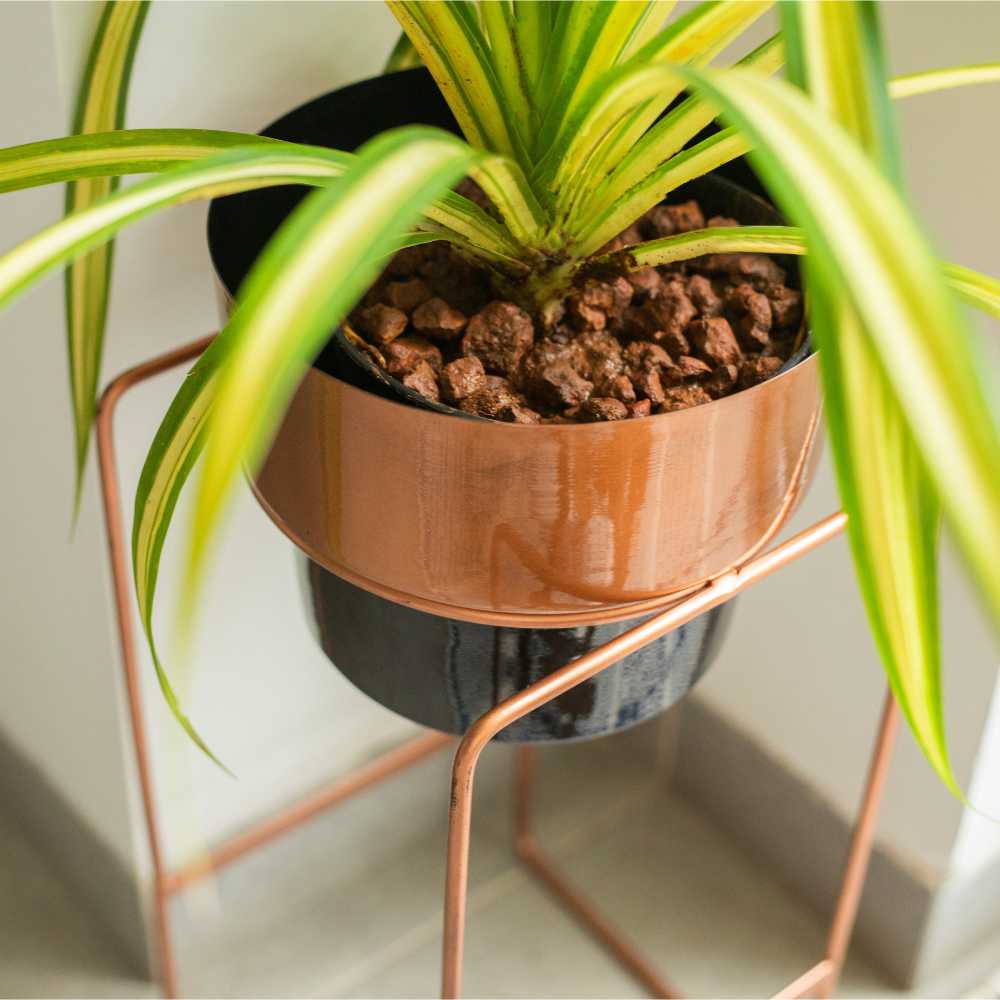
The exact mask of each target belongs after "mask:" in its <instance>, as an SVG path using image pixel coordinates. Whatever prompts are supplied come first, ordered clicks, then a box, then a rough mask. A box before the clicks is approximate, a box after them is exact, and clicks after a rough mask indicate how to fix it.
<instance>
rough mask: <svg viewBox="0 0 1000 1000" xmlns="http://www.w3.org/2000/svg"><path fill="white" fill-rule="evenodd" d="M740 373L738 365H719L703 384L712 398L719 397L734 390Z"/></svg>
mask: <svg viewBox="0 0 1000 1000" xmlns="http://www.w3.org/2000/svg"><path fill="white" fill-rule="evenodd" d="M738 375H739V369H738V368H737V367H736V365H719V367H718V368H716V369H715V371H714V372H712V374H711V375H709V376H708V378H707V379H705V380H704V381H703V382H702V383H701V384H702V386H703V387H704V389H705V392H707V393H708V394H709V395H710V396H711V397H712V399H718V398H719V397H721V396H725V395H726V394H727V393H728V392H730V390H732V388H733V386H735V385H736V378H737V376H738Z"/></svg>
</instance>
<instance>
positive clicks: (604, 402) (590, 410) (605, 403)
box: [578, 396, 628, 424]
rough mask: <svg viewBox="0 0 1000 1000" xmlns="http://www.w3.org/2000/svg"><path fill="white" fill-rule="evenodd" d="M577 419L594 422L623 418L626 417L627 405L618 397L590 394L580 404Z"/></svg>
mask: <svg viewBox="0 0 1000 1000" xmlns="http://www.w3.org/2000/svg"><path fill="white" fill-rule="evenodd" d="M578 416H579V420H580V422H581V423H585V424H595V423H598V422H600V421H604V420H625V419H626V418H627V417H628V407H626V406H625V404H624V403H623V402H622V401H621V400H620V399H611V398H610V397H608V396H592V397H591V398H590V399H588V400H587V402H586V403H583V404H581V406H580V411H579V415H578Z"/></svg>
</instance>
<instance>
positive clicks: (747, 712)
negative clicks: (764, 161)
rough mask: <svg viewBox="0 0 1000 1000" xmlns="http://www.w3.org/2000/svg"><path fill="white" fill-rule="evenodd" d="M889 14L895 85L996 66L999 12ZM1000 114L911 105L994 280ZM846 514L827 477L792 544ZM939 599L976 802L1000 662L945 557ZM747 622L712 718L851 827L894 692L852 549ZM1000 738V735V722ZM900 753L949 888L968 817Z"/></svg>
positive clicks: (921, 842) (933, 227)
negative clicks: (997, 121)
mask: <svg viewBox="0 0 1000 1000" xmlns="http://www.w3.org/2000/svg"><path fill="white" fill-rule="evenodd" d="M882 10H883V19H884V24H885V29H886V36H887V40H888V45H889V53H890V57H891V65H892V68H893V71H894V72H896V73H905V72H912V71H915V70H918V69H925V68H931V67H933V66H947V65H953V64H959V63H977V62H988V61H990V60H994V59H996V57H997V51H996V39H997V37H1000V4H998V3H978V4H967V3H954V2H952V3H888V4H884V5H883V7H882ZM998 100H1000V88H997V87H996V86H992V87H981V88H975V89H969V90H964V91H952V92H950V93H944V94H941V95H932V96H928V97H921V98H914V99H912V100H910V101H908V102H903V103H902V104H901V105H900V118H901V123H900V124H901V131H902V141H903V147H904V156H905V160H906V165H907V168H906V173H907V179H908V182H909V185H910V192H911V195H912V199H913V201H914V203H915V204H916V206H917V207H918V209H919V211H920V213H921V215H922V218H923V219H924V220H925V221H926V224H927V226H928V228H929V229H930V231H931V233H932V234H933V236H934V238H935V240H936V242H937V245H938V247H939V249H940V252H941V254H942V256H944V257H947V258H949V259H951V260H955V261H959V262H961V263H963V264H966V265H968V266H971V267H975V268H978V269H980V270H983V271H986V272H988V273H992V274H998V273H1000V250H998V249H997V243H996V239H995V228H996V227H995V224H994V223H995V220H996V219H997V218H998V212H1000V201H998V196H997V191H996V186H995V182H994V178H995V164H996V162H997V158H998V156H1000V139H998V137H997V135H996V132H995V130H993V129H990V128H987V127H984V124H985V123H986V122H989V121H992V120H993V119H994V118H995V116H996V112H995V109H996V106H997V101H998ZM988 220H989V221H988ZM984 223H986V224H985V225H984ZM980 326H981V328H982V329H983V331H984V333H985V332H987V331H988V333H987V335H989V336H993V337H995V336H996V334H997V332H998V325H997V324H996V323H986V322H985V321H983V322H981V323H980ZM836 507H837V498H836V488H835V485H834V482H833V477H832V473H831V470H830V467H829V463H828V462H825V463H824V465H823V468H822V469H821V471H820V474H819V476H818V478H817V481H816V483H815V484H814V485H813V488H812V491H811V493H810V495H809V497H808V498H807V500H806V502H805V504H804V507H803V509H802V510H801V511H800V512H799V513H798V514H797V515H796V517H795V518H794V521H793V524H792V525H791V527H790V530H792V531H794V530H800V529H802V528H804V527H806V526H807V525H808V524H810V523H812V521H813V520H815V519H817V518H819V517H821V516H823V515H825V514H826V513H829V512H830V511H832V510H834V509H836ZM941 592H942V602H943V606H944V616H943V617H944V622H943V627H944V632H945V643H944V658H945V697H946V701H947V724H948V736H949V741H950V745H951V748H952V752H953V755H954V761H955V766H956V770H957V772H958V774H959V776H960V778H961V779H962V781H963V784H964V785H965V786H966V787H968V782H969V780H970V778H971V775H972V770H973V762H974V759H975V757H976V754H977V750H978V747H979V743H980V736H981V733H982V729H983V723H984V719H985V716H986V712H987V709H988V707H989V703H990V699H991V696H992V691H993V687H994V684H995V681H996V667H997V662H998V656H997V646H996V643H995V640H994V639H993V638H992V636H991V633H990V632H989V630H988V629H987V627H986V625H985V623H984V620H983V618H982V617H981V615H980V614H979V608H978V605H977V602H976V600H975V598H974V597H972V596H971V593H970V591H969V590H968V588H967V587H966V585H965V583H964V581H963V579H962V577H961V574H960V572H959V571H958V569H957V567H956V564H955V561H954V559H952V558H951V557H950V555H949V554H947V553H946V555H945V558H944V565H943V569H942V579H941ZM734 617H735V621H734V627H733V630H732V632H731V634H730V637H729V640H728V643H727V645H726V648H725V651H724V653H723V655H722V656H721V657H720V662H719V664H718V665H717V667H715V668H714V669H713V671H712V672H711V673H710V674H709V676H708V677H707V678H706V679H705V681H704V683H703V686H702V687H701V691H702V692H703V694H704V696H705V697H706V698H707V699H708V701H709V702H710V703H711V704H712V705H713V707H715V708H717V709H719V710H722V711H724V712H726V713H727V714H729V715H730V716H731V717H733V718H734V719H737V720H739V722H740V724H742V725H744V726H746V727H747V728H748V729H749V730H750V731H751V732H752V733H753V734H754V735H755V736H756V737H757V738H758V739H759V740H760V741H761V742H762V743H763V744H764V745H765V746H766V747H768V748H770V749H771V750H773V752H775V753H777V754H779V755H780V756H782V757H784V758H785V759H787V760H788V762H789V765H790V766H794V767H795V768H797V769H798V770H799V771H800V772H801V773H802V774H804V775H806V776H807V777H808V778H810V779H811V780H812V781H813V782H814V783H815V785H816V787H817V789H818V790H820V791H821V792H822V793H824V794H826V795H828V796H830V797H831V798H832V800H833V801H834V802H835V803H836V805H837V806H838V807H839V808H840V809H841V810H842V811H843V813H844V814H845V815H847V814H849V813H851V812H852V811H853V809H854V808H855V805H856V802H857V797H858V794H859V789H860V783H861V776H862V774H863V772H864V768H865V766H866V763H867V758H868V752H869V748H870V741H871V736H872V734H873V733H874V727H875V725H876V722H877V718H878V712H879V707H880V703H881V700H882V693H883V690H884V684H883V681H882V676H881V674H880V667H879V663H878V659H877V657H876V653H875V649H874V646H873V644H872V642H871V640H870V638H869V636H868V631H867V628H866V623H865V615H864V610H863V608H862V605H861V602H860V600H859V598H858V595H857V591H856V588H855V585H854V580H853V571H852V568H851V563H850V557H849V553H848V549H847V544H846V541H845V540H843V539H841V540H838V541H835V542H833V543H831V544H829V545H828V546H826V547H825V548H824V549H823V550H820V551H818V552H815V553H813V554H812V555H810V556H808V557H806V558H805V559H804V560H802V561H801V562H800V563H798V564H796V565H794V566H792V567H789V568H788V569H786V570H784V571H783V572H782V573H780V574H778V575H777V576H775V577H772V578H771V579H769V580H767V581H765V582H763V583H762V584H760V585H758V586H757V587H756V588H754V589H753V590H752V591H750V592H748V593H747V594H746V595H745V596H744V597H743V598H741V607H740V609H739V611H738V612H737V615H736V616H734ZM994 715H995V716H996V713H994ZM993 725H995V726H998V727H1000V719H997V718H994V722H993ZM900 742H901V745H900V747H899V749H898V751H897V754H896V758H895V762H894V764H893V770H892V776H891V779H890V785H889V788H888V791H887V794H886V800H885V806H884V811H883V818H882V824H881V827H880V831H881V833H882V835H883V836H884V837H885V839H886V841H887V842H888V843H889V844H892V845H893V846H895V847H896V848H898V849H899V850H900V851H901V852H903V853H905V854H906V855H908V856H909V857H910V858H911V859H912V860H914V861H916V862H917V863H919V864H921V865H923V866H929V867H930V868H932V869H933V870H935V871H938V872H942V871H944V870H946V869H947V868H948V867H949V865H950V864H951V863H952V848H953V843H954V840H955V836H956V833H957V830H958V827H959V823H960V821H961V819H962V810H961V808H960V807H959V805H958V803H957V802H956V801H955V800H953V799H952V798H951V797H950V796H949V795H948V793H947V792H945V791H944V789H943V788H942V786H941V785H940V783H939V782H938V781H937V779H936V778H935V777H934V776H933V774H932V773H931V771H930V768H929V767H928V766H927V765H926V764H925V762H924V760H923V758H922V756H921V755H920V753H919V751H918V750H917V749H916V747H915V745H914V743H913V741H912V739H911V738H910V736H909V733H908V732H907V733H905V734H904V736H903V738H902V739H901V741H900ZM989 777H990V779H991V780H992V784H993V786H994V787H995V786H996V785H997V784H998V783H1000V760H998V761H996V762H994V764H993V765H992V771H991V772H990V773H989ZM977 787H978V788H980V789H981V788H982V787H983V782H982V780H981V781H980V783H979V784H978V786H977ZM994 815H996V810H995V809H994ZM977 830H978V831H979V834H978V838H977V841H978V844H979V846H978V848H977V849H976V850H977V854H976V863H980V864H981V863H985V861H987V860H988V859H989V857H991V856H992V851H993V850H995V849H996V847H998V846H1000V844H997V837H996V831H995V829H994V830H993V839H992V840H991V841H990V845H991V846H990V847H989V848H987V847H985V846H984V839H983V838H987V839H989V836H990V834H989V827H988V826H987V827H982V826H979V825H978V824H977ZM967 836H970V837H971V836H972V835H971V834H969V835H967ZM965 843H967V844H968V843H971V841H966V842H965ZM965 850H971V848H963V851H965ZM967 857H968V856H966V857H965V858H963V859H961V863H962V865H963V866H964V865H965V864H966V863H967V862H966V858H967ZM955 863H956V864H957V863H958V861H956V862H955Z"/></svg>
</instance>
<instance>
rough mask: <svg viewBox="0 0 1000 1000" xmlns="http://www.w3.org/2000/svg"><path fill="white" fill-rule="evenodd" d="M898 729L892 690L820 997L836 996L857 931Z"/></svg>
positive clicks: (874, 752)
mask: <svg viewBox="0 0 1000 1000" xmlns="http://www.w3.org/2000/svg"><path fill="white" fill-rule="evenodd" d="M898 731H899V706H898V705H897V704H896V699H895V698H894V697H893V696H892V691H888V692H887V693H886V696H885V704H884V706H883V708H882V720H881V722H880V723H879V730H878V737H877V738H876V741H875V746H874V748H873V749H872V759H871V764H870V765H869V768H868V779H867V781H866V783H865V791H864V795H863V797H862V799H861V808H860V811H859V812H858V818H857V823H856V825H855V827H854V835H853V837H852V838H851V848H850V851H849V852H848V855H847V865H846V866H845V868H844V881H843V885H842V888H841V890H840V898H839V899H838V900H837V908H836V910H835V911H834V914H833V922H832V923H831V925H830V936H829V938H828V939H827V944H826V959H827V961H829V962H830V964H831V970H830V973H829V975H828V976H827V978H826V981H825V983H824V984H823V985H822V987H821V989H820V996H821V997H823V998H826V997H829V996H832V995H833V992H834V990H836V988H837V980H838V979H839V978H840V972H841V969H842V968H843V965H844V958H845V956H846V955H847V946H848V944H849V943H850V940H851V934H852V932H853V931H854V921H855V919H856V918H857V915H858V905H859V904H860V902H861V892H862V890H863V889H864V886H865V876H866V875H867V874H868V862H869V860H870V858H871V853H872V846H873V844H874V841H875V823H876V820H877V818H878V810H879V806H880V805H881V802H882V792H883V791H884V789H885V783H886V778H887V777H888V774H889V764H890V763H891V761H892V749H893V747H894V745H895V742H896V733H897V732H898Z"/></svg>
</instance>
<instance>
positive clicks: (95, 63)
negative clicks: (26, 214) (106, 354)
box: [65, 0, 149, 507]
mask: <svg viewBox="0 0 1000 1000" xmlns="http://www.w3.org/2000/svg"><path fill="white" fill-rule="evenodd" d="M148 7H149V4H148V3H147V2H145V0H143V2H135V0H109V2H107V3H106V4H105V5H104V10H103V12H102V14H101V20H100V22H99V24H98V26H97V32H96V33H95V35H94V40H93V42H92V44H91V48H90V56H89V59H88V61H87V68H86V70H85V73H84V79H83V84H82V87H81V89H80V96H79V100H78V102H77V107H76V114H75V115H74V119H73V131H74V132H80V133H86V132H106V131H108V130H110V129H118V128H121V127H122V125H123V124H124V120H125V101H126V98H127V96H128V85H129V79H130V75H131V71H132V62H133V59H134V58H135V50H136V46H137V45H138V43H139V37H140V35H141V34H142V26H143V22H144V21H145V19H146V11H147V9H148ZM117 183H118V182H117V180H116V179H115V178H114V177H92V178H87V179H85V180H81V181H77V182H75V183H72V184H69V185H68V186H67V188H66V214H67V215H69V214H71V213H73V212H77V211H79V210H81V209H84V208H87V207H88V206H90V205H93V204H94V203H95V202H97V201H100V200H101V199H102V198H104V197H105V196H107V195H108V194H110V193H111V191H113V190H114V188H115V186H116V185H117ZM112 256H113V244H111V243H108V244H106V245H104V246H102V247H100V248H98V249H96V250H95V251H94V252H93V253H92V254H88V255H87V256H86V257H83V258H81V259H80V260H78V261H76V262H75V263H74V264H73V266H72V267H71V268H69V269H68V270H67V272H66V290H65V295H66V342H67V348H68V352H69V375H70V394H71V397H72V406H73V423H74V428H75V432H76V438H75V446H76V447H75V451H76V505H75V506H76V507H78V506H79V501H80V489H81V486H82V477H83V470H84V467H85V465H86V462H87V451H88V448H89V446H90V428H91V426H92V425H93V422H94V410H95V406H96V402H97V383H98V379H99V378H100V372H101V357H102V354H103V346H104V326H105V323H106V320H107V312H108V293H109V289H110V283H111V266H112Z"/></svg>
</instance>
